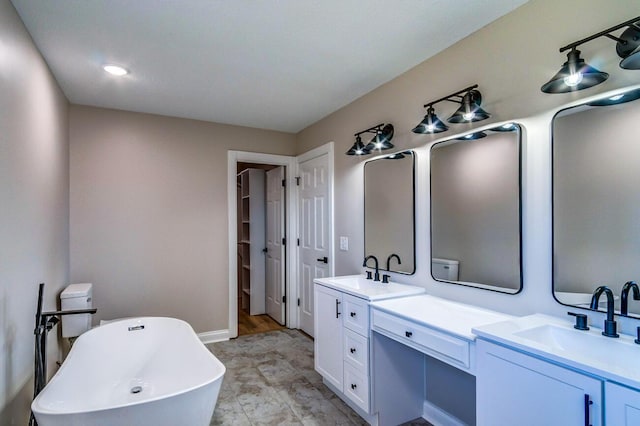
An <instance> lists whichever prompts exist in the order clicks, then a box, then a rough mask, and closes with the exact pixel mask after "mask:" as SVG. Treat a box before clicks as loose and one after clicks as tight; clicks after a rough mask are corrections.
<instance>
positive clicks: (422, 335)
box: [372, 309, 470, 369]
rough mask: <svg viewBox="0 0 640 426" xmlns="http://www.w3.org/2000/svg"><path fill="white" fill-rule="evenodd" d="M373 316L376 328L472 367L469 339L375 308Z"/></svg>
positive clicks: (416, 346) (415, 346)
mask: <svg viewBox="0 0 640 426" xmlns="http://www.w3.org/2000/svg"><path fill="white" fill-rule="evenodd" d="M372 317H373V328H374V330H376V329H377V330H379V331H381V332H383V333H384V334H385V335H387V336H388V337H391V338H393V339H395V340H397V341H399V342H401V343H404V344H406V345H409V346H411V347H414V348H415V349H418V350H420V351H421V352H424V353H426V354H427V355H431V356H434V357H435V358H438V359H440V360H442V361H445V362H447V363H449V364H452V365H455V366H458V367H463V368H465V369H469V368H470V355H469V353H470V344H469V342H468V341H467V340H464V339H459V338H457V337H454V336H451V335H449V334H445V333H442V332H439V331H437V330H433V329H430V328H428V327H425V326H422V325H419V324H416V323H412V322H409V321H406V320H404V319H402V318H398V317H396V316H393V315H389V314H387V313H385V312H380V311H377V310H375V309H374V310H373V315H372Z"/></svg>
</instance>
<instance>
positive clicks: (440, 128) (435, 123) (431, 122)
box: [411, 106, 449, 134]
mask: <svg viewBox="0 0 640 426" xmlns="http://www.w3.org/2000/svg"><path fill="white" fill-rule="evenodd" d="M447 130H449V127H447V125H446V124H444V123H443V122H442V120H440V119H439V118H438V116H437V115H436V112H435V110H434V109H433V107H432V106H430V107H429V109H427V115H425V116H424V119H423V120H422V121H421V122H420V124H418V125H417V126H416V127H414V128H413V129H411V131H412V132H413V133H419V134H425V133H442V132H446V131H447Z"/></svg>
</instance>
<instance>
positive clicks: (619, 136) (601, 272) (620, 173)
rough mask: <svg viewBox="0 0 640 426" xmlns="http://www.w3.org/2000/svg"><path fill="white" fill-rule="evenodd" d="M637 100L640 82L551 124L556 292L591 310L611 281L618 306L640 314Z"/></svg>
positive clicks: (639, 123)
mask: <svg viewBox="0 0 640 426" xmlns="http://www.w3.org/2000/svg"><path fill="white" fill-rule="evenodd" d="M638 98H640V88H638V87H636V88H633V89H631V90H623V91H618V92H617V93H614V94H609V95H607V96H604V97H602V98H600V99H596V100H590V101H588V102H586V103H583V104H580V105H576V106H572V107H570V108H566V109H563V110H561V111H559V112H558V113H557V114H556V115H555V116H554V118H553V122H552V181H553V185H552V186H553V294H554V297H555V299H556V300H557V301H558V302H560V303H562V304H565V305H570V306H575V307H580V308H590V307H591V300H592V294H593V292H594V290H595V289H596V288H597V287H599V286H603V285H604V286H607V287H609V288H610V289H611V290H612V292H613V295H614V308H615V310H616V311H617V312H618V313H623V312H625V313H626V314H628V315H629V316H632V317H636V318H640V301H639V300H638V299H635V300H634V295H635V290H634V289H633V287H634V285H633V284H631V283H635V282H638V281H640V139H639V136H638V135H640V101H639V100H638ZM627 283H629V284H627ZM625 284H627V285H626V286H625ZM624 293H626V294H624ZM623 300H624V303H623ZM598 302H599V303H597V302H596V303H595V304H594V307H595V308H598V309H600V310H605V309H606V298H605V297H601V298H600V300H599V301H598Z"/></svg>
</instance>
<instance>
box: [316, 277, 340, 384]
mask: <svg viewBox="0 0 640 426" xmlns="http://www.w3.org/2000/svg"><path fill="white" fill-rule="evenodd" d="M314 287H315V294H314V315H315V318H314V324H315V330H314V334H315V337H314V339H315V340H314V364H315V369H316V371H317V372H318V373H320V375H321V376H322V377H323V378H324V379H325V380H327V381H328V382H329V383H331V384H332V385H333V386H335V387H336V388H338V389H340V390H342V382H343V372H344V367H343V351H342V335H343V330H342V328H343V327H342V317H341V315H342V314H341V312H342V307H341V306H340V305H341V304H342V293H341V292H339V291H337V290H333V289H330V288H328V287H323V286H319V285H315V286H314Z"/></svg>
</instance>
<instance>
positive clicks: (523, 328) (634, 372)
mask: <svg viewBox="0 0 640 426" xmlns="http://www.w3.org/2000/svg"><path fill="white" fill-rule="evenodd" d="M474 332H475V333H476V334H477V335H478V336H480V337H482V338H485V339H487V340H493V341H497V342H499V343H502V344H505V345H507V346H512V347H515V348H517V349H519V350H522V351H525V352H530V353H533V354H536V355H539V356H541V357H544V358H548V359H552V360H555V361H558V362H561V363H563V364H567V365H569V366H572V367H574V368H578V369H581V370H585V371H587V372H590V373H593V374H596V375H603V376H607V377H611V376H615V378H616V381H619V382H621V383H623V384H627V385H629V386H638V385H639V384H640V369H638V368H637V367H635V365H636V362H637V359H638V357H640V345H638V344H635V343H634V337H633V336H628V335H623V334H621V335H620V337H619V338H611V337H605V336H603V335H602V334H601V332H602V330H601V329H600V328H595V327H593V325H591V328H590V330H586V331H583V330H576V329H575V328H573V322H572V321H566V320H564V319H560V318H556V317H551V316H547V315H541V314H536V315H530V316H526V317H521V318H517V319H514V320H510V321H503V322H500V323H495V324H490V325H486V326H482V327H478V328H475V329H474Z"/></svg>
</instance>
